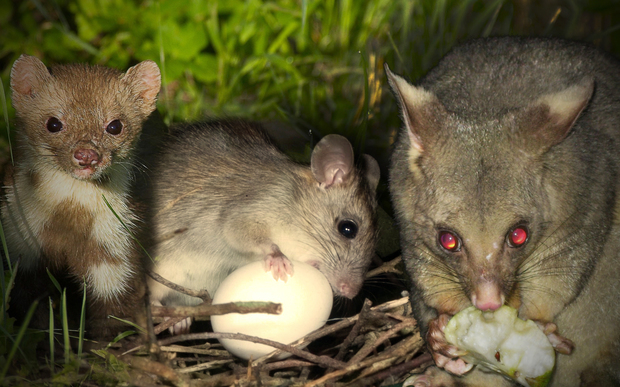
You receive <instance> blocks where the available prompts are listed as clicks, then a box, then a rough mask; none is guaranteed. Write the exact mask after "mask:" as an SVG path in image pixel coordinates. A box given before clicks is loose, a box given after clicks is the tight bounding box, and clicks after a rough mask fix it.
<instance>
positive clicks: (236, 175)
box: [148, 119, 380, 333]
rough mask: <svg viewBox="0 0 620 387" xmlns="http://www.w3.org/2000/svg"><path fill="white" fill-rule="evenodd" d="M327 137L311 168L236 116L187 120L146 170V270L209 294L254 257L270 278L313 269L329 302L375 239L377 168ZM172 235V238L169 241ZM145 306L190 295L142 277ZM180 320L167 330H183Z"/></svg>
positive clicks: (347, 290)
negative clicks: (326, 287) (149, 183)
mask: <svg viewBox="0 0 620 387" xmlns="http://www.w3.org/2000/svg"><path fill="white" fill-rule="evenodd" d="M362 160H363V164H364V168H358V167H356V165H355V164H354V155H353V148H352V146H351V144H350V143H349V141H347V139H346V138H345V137H343V136H340V135H327V136H325V137H324V138H323V139H321V140H320V141H319V142H318V143H317V144H316V146H315V147H314V149H313V151H312V156H311V163H310V165H304V164H300V163H297V162H294V161H292V160H291V159H290V158H289V157H288V156H286V155H285V154H284V153H283V152H282V151H281V150H280V149H279V148H278V147H277V146H276V145H275V143H274V141H273V140H272V139H271V138H270V137H269V135H268V134H267V132H266V131H265V130H264V129H263V127H262V126H261V125H260V124H258V123H256V122H250V121H243V120H235V119H228V120H219V121H210V122H200V123H194V124H186V125H181V126H178V127H176V128H174V129H172V135H171V139H170V140H168V141H166V143H165V149H164V151H163V152H162V154H161V155H160V156H159V167H155V169H154V172H153V173H152V180H153V208H154V211H155V215H154V217H153V218H154V220H153V228H154V230H155V240H156V241H158V243H157V244H156V245H155V247H154V249H153V250H152V252H151V256H152V257H153V259H154V260H155V262H156V263H155V267H154V269H153V270H154V271H155V272H156V273H158V274H160V275H161V276H162V277H164V278H166V279H167V280H169V281H172V282H173V283H176V284H178V285H182V286H185V287H187V288H192V289H196V290H198V289H205V290H207V291H208V292H209V294H211V296H213V294H214V292H215V290H216V289H217V287H218V285H219V284H220V283H221V282H222V280H224V278H226V276H228V275H229V274H230V273H231V272H232V271H234V270H235V269H237V268H238V267H240V266H243V265H245V264H247V263H250V262H253V261H258V260H263V261H264V262H265V270H266V271H267V270H270V271H271V272H272V273H273V276H274V278H276V279H282V280H286V279H287V278H288V275H294V265H292V264H291V261H290V260H289V259H291V260H296V261H300V262H305V263H308V264H310V265H312V266H314V267H316V268H317V269H318V270H319V271H321V272H322V273H323V274H324V275H325V276H326V277H327V279H328V281H329V283H330V284H331V287H332V289H333V292H334V293H335V294H336V295H337V296H342V297H346V298H353V297H354V296H355V295H356V294H357V293H358V292H359V290H360V289H361V287H362V283H363V281H364V274H365V273H366V271H367V269H368V267H369V265H370V262H371V258H372V256H373V254H374V247H375V244H376V240H377V229H376V228H377V226H376V223H377V220H376V207H377V201H376V193H375V190H376V187H377V184H378V182H379V174H380V172H379V165H378V164H377V162H376V161H375V160H374V159H373V158H372V157H371V156H368V155H364V156H363V158H362ZM172 235H174V236H172ZM148 286H149V291H150V299H151V302H152V304H154V305H166V306H177V305H196V304H198V303H199V301H200V300H199V299H197V298H193V297H190V296H187V295H184V294H181V293H179V292H177V291H174V290H171V289H169V288H168V287H166V286H164V285H161V284H160V283H158V282H156V281H153V280H151V279H148ZM190 324H191V320H190V319H186V320H184V321H182V322H180V323H178V324H176V325H175V326H174V327H171V329H170V330H171V332H172V333H181V332H187V331H188V330H189V327H190Z"/></svg>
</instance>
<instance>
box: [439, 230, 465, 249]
mask: <svg viewBox="0 0 620 387" xmlns="http://www.w3.org/2000/svg"><path fill="white" fill-rule="evenodd" d="M438 237H439V238H438V239H439V244H440V245H441V247H443V248H444V249H446V250H448V251H450V252H456V251H459V250H461V240H460V239H459V237H458V236H456V235H455V234H453V233H451V232H450V231H440V232H439V236H438Z"/></svg>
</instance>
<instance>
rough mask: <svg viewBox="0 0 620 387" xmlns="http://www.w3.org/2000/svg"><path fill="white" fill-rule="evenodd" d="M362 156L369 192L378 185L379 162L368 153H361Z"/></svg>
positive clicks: (379, 176) (374, 189)
mask: <svg viewBox="0 0 620 387" xmlns="http://www.w3.org/2000/svg"><path fill="white" fill-rule="evenodd" d="M363 157H364V171H365V172H366V180H367V181H368V186H369V187H370V191H371V192H373V193H374V192H375V191H376V190H377V185H379V179H380V178H381V169H380V168H379V163H377V160H375V159H374V158H373V157H372V156H370V155H363Z"/></svg>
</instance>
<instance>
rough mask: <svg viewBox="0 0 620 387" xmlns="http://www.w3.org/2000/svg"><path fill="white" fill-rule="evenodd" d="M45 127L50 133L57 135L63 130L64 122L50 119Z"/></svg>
mask: <svg viewBox="0 0 620 387" xmlns="http://www.w3.org/2000/svg"><path fill="white" fill-rule="evenodd" d="M45 126H46V128H47V131H48V132H50V133H56V132H60V131H61V130H62V122H60V120H59V119H58V118H56V117H50V118H49V119H48V120H47V122H46V123H45Z"/></svg>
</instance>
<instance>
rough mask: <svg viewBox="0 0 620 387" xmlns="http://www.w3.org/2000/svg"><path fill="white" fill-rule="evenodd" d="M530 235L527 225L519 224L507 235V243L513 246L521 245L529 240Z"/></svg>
mask: <svg viewBox="0 0 620 387" xmlns="http://www.w3.org/2000/svg"><path fill="white" fill-rule="evenodd" d="M528 237H529V232H528V230H527V227H525V226H517V227H515V228H513V229H512V230H510V232H508V235H506V243H508V246H510V247H513V248H517V247H521V246H523V245H524V244H525V242H527V239H528Z"/></svg>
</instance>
